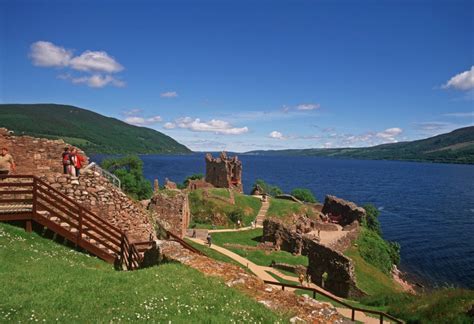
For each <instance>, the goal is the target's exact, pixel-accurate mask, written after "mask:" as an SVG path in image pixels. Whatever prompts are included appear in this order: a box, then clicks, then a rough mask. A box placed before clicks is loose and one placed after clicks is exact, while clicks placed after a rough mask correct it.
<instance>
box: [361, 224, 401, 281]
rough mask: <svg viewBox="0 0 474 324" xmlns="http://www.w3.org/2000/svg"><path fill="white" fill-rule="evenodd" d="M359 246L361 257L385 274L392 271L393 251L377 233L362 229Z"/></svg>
mask: <svg viewBox="0 0 474 324" xmlns="http://www.w3.org/2000/svg"><path fill="white" fill-rule="evenodd" d="M357 245H358V248H359V253H360V255H361V257H362V258H363V259H364V260H365V261H367V262H368V263H370V264H372V265H373V266H375V267H377V268H378V269H379V270H381V271H382V272H384V273H387V274H388V273H390V270H391V269H392V264H393V262H392V255H391V253H392V249H391V248H390V246H389V244H388V243H387V242H386V241H384V240H383V239H382V238H381V237H380V236H379V235H378V234H377V233H375V232H373V231H370V230H367V229H362V231H361V233H360V235H359V238H358V239H357Z"/></svg>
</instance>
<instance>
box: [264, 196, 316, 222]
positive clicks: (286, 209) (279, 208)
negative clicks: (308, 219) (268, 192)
mask: <svg viewBox="0 0 474 324" xmlns="http://www.w3.org/2000/svg"><path fill="white" fill-rule="evenodd" d="M293 214H307V215H308V216H312V215H313V211H312V210H311V208H309V207H307V206H306V205H303V204H300V203H297V202H294V201H291V200H286V199H276V198H272V199H270V207H269V208H268V211H267V217H278V218H282V219H285V218H286V217H288V216H292V215H293Z"/></svg>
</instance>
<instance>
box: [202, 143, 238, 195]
mask: <svg viewBox="0 0 474 324" xmlns="http://www.w3.org/2000/svg"><path fill="white" fill-rule="evenodd" d="M205 159H206V178H205V179H206V182H208V183H210V184H212V185H213V186H214V187H216V188H232V189H235V190H237V191H239V192H242V191H243V187H242V162H241V161H240V160H239V158H238V157H237V156H234V157H232V158H229V157H227V155H226V154H225V152H222V153H221V154H220V156H219V157H218V158H214V157H213V156H212V154H210V153H208V154H206V158H205Z"/></svg>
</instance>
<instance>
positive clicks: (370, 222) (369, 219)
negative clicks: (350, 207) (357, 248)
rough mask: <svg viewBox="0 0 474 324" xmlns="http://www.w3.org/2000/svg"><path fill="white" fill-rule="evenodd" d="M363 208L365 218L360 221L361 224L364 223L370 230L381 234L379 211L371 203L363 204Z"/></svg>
mask: <svg viewBox="0 0 474 324" xmlns="http://www.w3.org/2000/svg"><path fill="white" fill-rule="evenodd" d="M364 209H365V212H366V218H365V220H363V221H362V224H363V225H365V226H366V227H367V228H368V229H370V230H371V231H374V232H375V233H377V234H379V235H381V234H382V230H381V229H380V223H379V220H378V217H379V215H380V211H379V210H378V209H377V207H375V206H374V205H372V204H366V205H364Z"/></svg>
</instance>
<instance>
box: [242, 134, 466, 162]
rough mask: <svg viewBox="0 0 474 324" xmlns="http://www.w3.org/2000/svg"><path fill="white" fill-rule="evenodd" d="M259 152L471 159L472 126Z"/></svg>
mask: <svg viewBox="0 0 474 324" xmlns="http://www.w3.org/2000/svg"><path fill="white" fill-rule="evenodd" d="M249 153H251V154H259V155H293V156H297V155H306V156H324V157H344V158H359V159H376V160H380V159H382V160H408V161H431V162H445V163H471V164H472V163H474V126H471V127H465V128H460V129H457V130H454V131H452V132H450V133H447V134H441V135H438V136H434V137H430V138H427V139H423V140H417V141H412V142H401V143H394V144H384V145H378V146H373V147H364V148H338V149H302V150H299V149H297V150H281V151H253V152H249Z"/></svg>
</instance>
